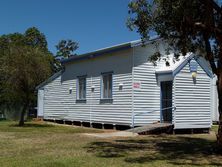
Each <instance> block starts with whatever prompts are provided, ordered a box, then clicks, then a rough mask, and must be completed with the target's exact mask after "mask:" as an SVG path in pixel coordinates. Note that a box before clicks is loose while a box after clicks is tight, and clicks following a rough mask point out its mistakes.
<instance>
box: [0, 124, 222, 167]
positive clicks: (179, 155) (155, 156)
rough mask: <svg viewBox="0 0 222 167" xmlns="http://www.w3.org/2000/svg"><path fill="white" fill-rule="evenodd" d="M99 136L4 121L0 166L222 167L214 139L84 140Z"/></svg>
mask: <svg viewBox="0 0 222 167" xmlns="http://www.w3.org/2000/svg"><path fill="white" fill-rule="evenodd" d="M216 129H217V126H215V127H214V128H213V130H215V131H216ZM97 132H103V131H102V130H95V129H89V128H81V127H67V126H57V125H56V126H55V125H51V124H45V123H33V122H30V123H27V124H26V126H25V127H18V126H16V123H15V122H8V121H0V166H1V167H11V166H12V167H66V166H67V167H80V166H81V167H91V166H92V167H94V166H95V167H110V166H111V167H119V166H120V167H125V166H127V167H134V166H136V167H141V166H152V167H153V166H154V167H155V166H167V167H168V166H222V156H221V155H220V154H219V153H218V151H217V148H216V137H215V134H214V133H210V134H195V135H152V136H138V137H136V138H111V139H101V138H94V137H86V136H85V135H83V134H82V133H97Z"/></svg>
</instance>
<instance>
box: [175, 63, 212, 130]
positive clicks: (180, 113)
mask: <svg viewBox="0 0 222 167" xmlns="http://www.w3.org/2000/svg"><path fill="white" fill-rule="evenodd" d="M210 85H211V78H210V77H209V76H208V75H207V74H206V73H205V71H204V70H203V69H202V68H201V67H200V66H199V65H198V68H197V77H196V84H195V83H194V81H193V78H192V76H191V72H190V69H189V64H187V65H186V66H185V67H184V68H183V69H182V70H181V71H180V73H178V74H177V75H176V77H175V79H174V103H175V106H176V115H175V119H174V125H175V127H174V128H175V129H186V128H210V127H211V107H212V100H211V91H212V90H211V86H210Z"/></svg>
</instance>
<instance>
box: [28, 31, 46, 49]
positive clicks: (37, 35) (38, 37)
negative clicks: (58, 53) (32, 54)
mask: <svg viewBox="0 0 222 167" xmlns="http://www.w3.org/2000/svg"><path fill="white" fill-rule="evenodd" d="M24 36H25V43H26V44H27V45H30V46H32V47H38V48H41V49H42V50H45V51H48V48H47V41H46V38H45V35H44V34H43V33H41V32H40V31H39V30H38V29H37V28H36V27H31V28H28V29H27V30H26V31H25V34H24Z"/></svg>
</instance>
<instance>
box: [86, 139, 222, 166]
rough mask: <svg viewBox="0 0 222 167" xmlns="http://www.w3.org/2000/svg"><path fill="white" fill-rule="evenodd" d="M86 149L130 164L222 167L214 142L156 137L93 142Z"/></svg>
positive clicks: (100, 155) (220, 157)
mask: <svg viewBox="0 0 222 167" xmlns="http://www.w3.org/2000/svg"><path fill="white" fill-rule="evenodd" d="M87 149H88V151H89V152H91V153H94V154H96V156H98V157H106V158H118V157H123V158H124V161H125V162H128V163H140V164H144V163H152V162H155V161H161V160H163V161H167V163H169V164H173V165H177V166H179V165H196V166H202V165H214V166H222V161H221V159H222V156H221V155H220V154H219V151H218V150H217V147H216V143H215V141H211V140H206V139H203V138H191V137H185V136H177V137H161V136H159V137H158V136H154V137H149V139H141V140H137V139H135V140H115V141H112V142H93V143H90V144H89V146H88V147H87Z"/></svg>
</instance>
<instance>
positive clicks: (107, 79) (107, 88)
mask: <svg viewBox="0 0 222 167" xmlns="http://www.w3.org/2000/svg"><path fill="white" fill-rule="evenodd" d="M112 82H113V81H112V73H106V74H102V84H101V86H102V89H101V98H102V99H112Z"/></svg>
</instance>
